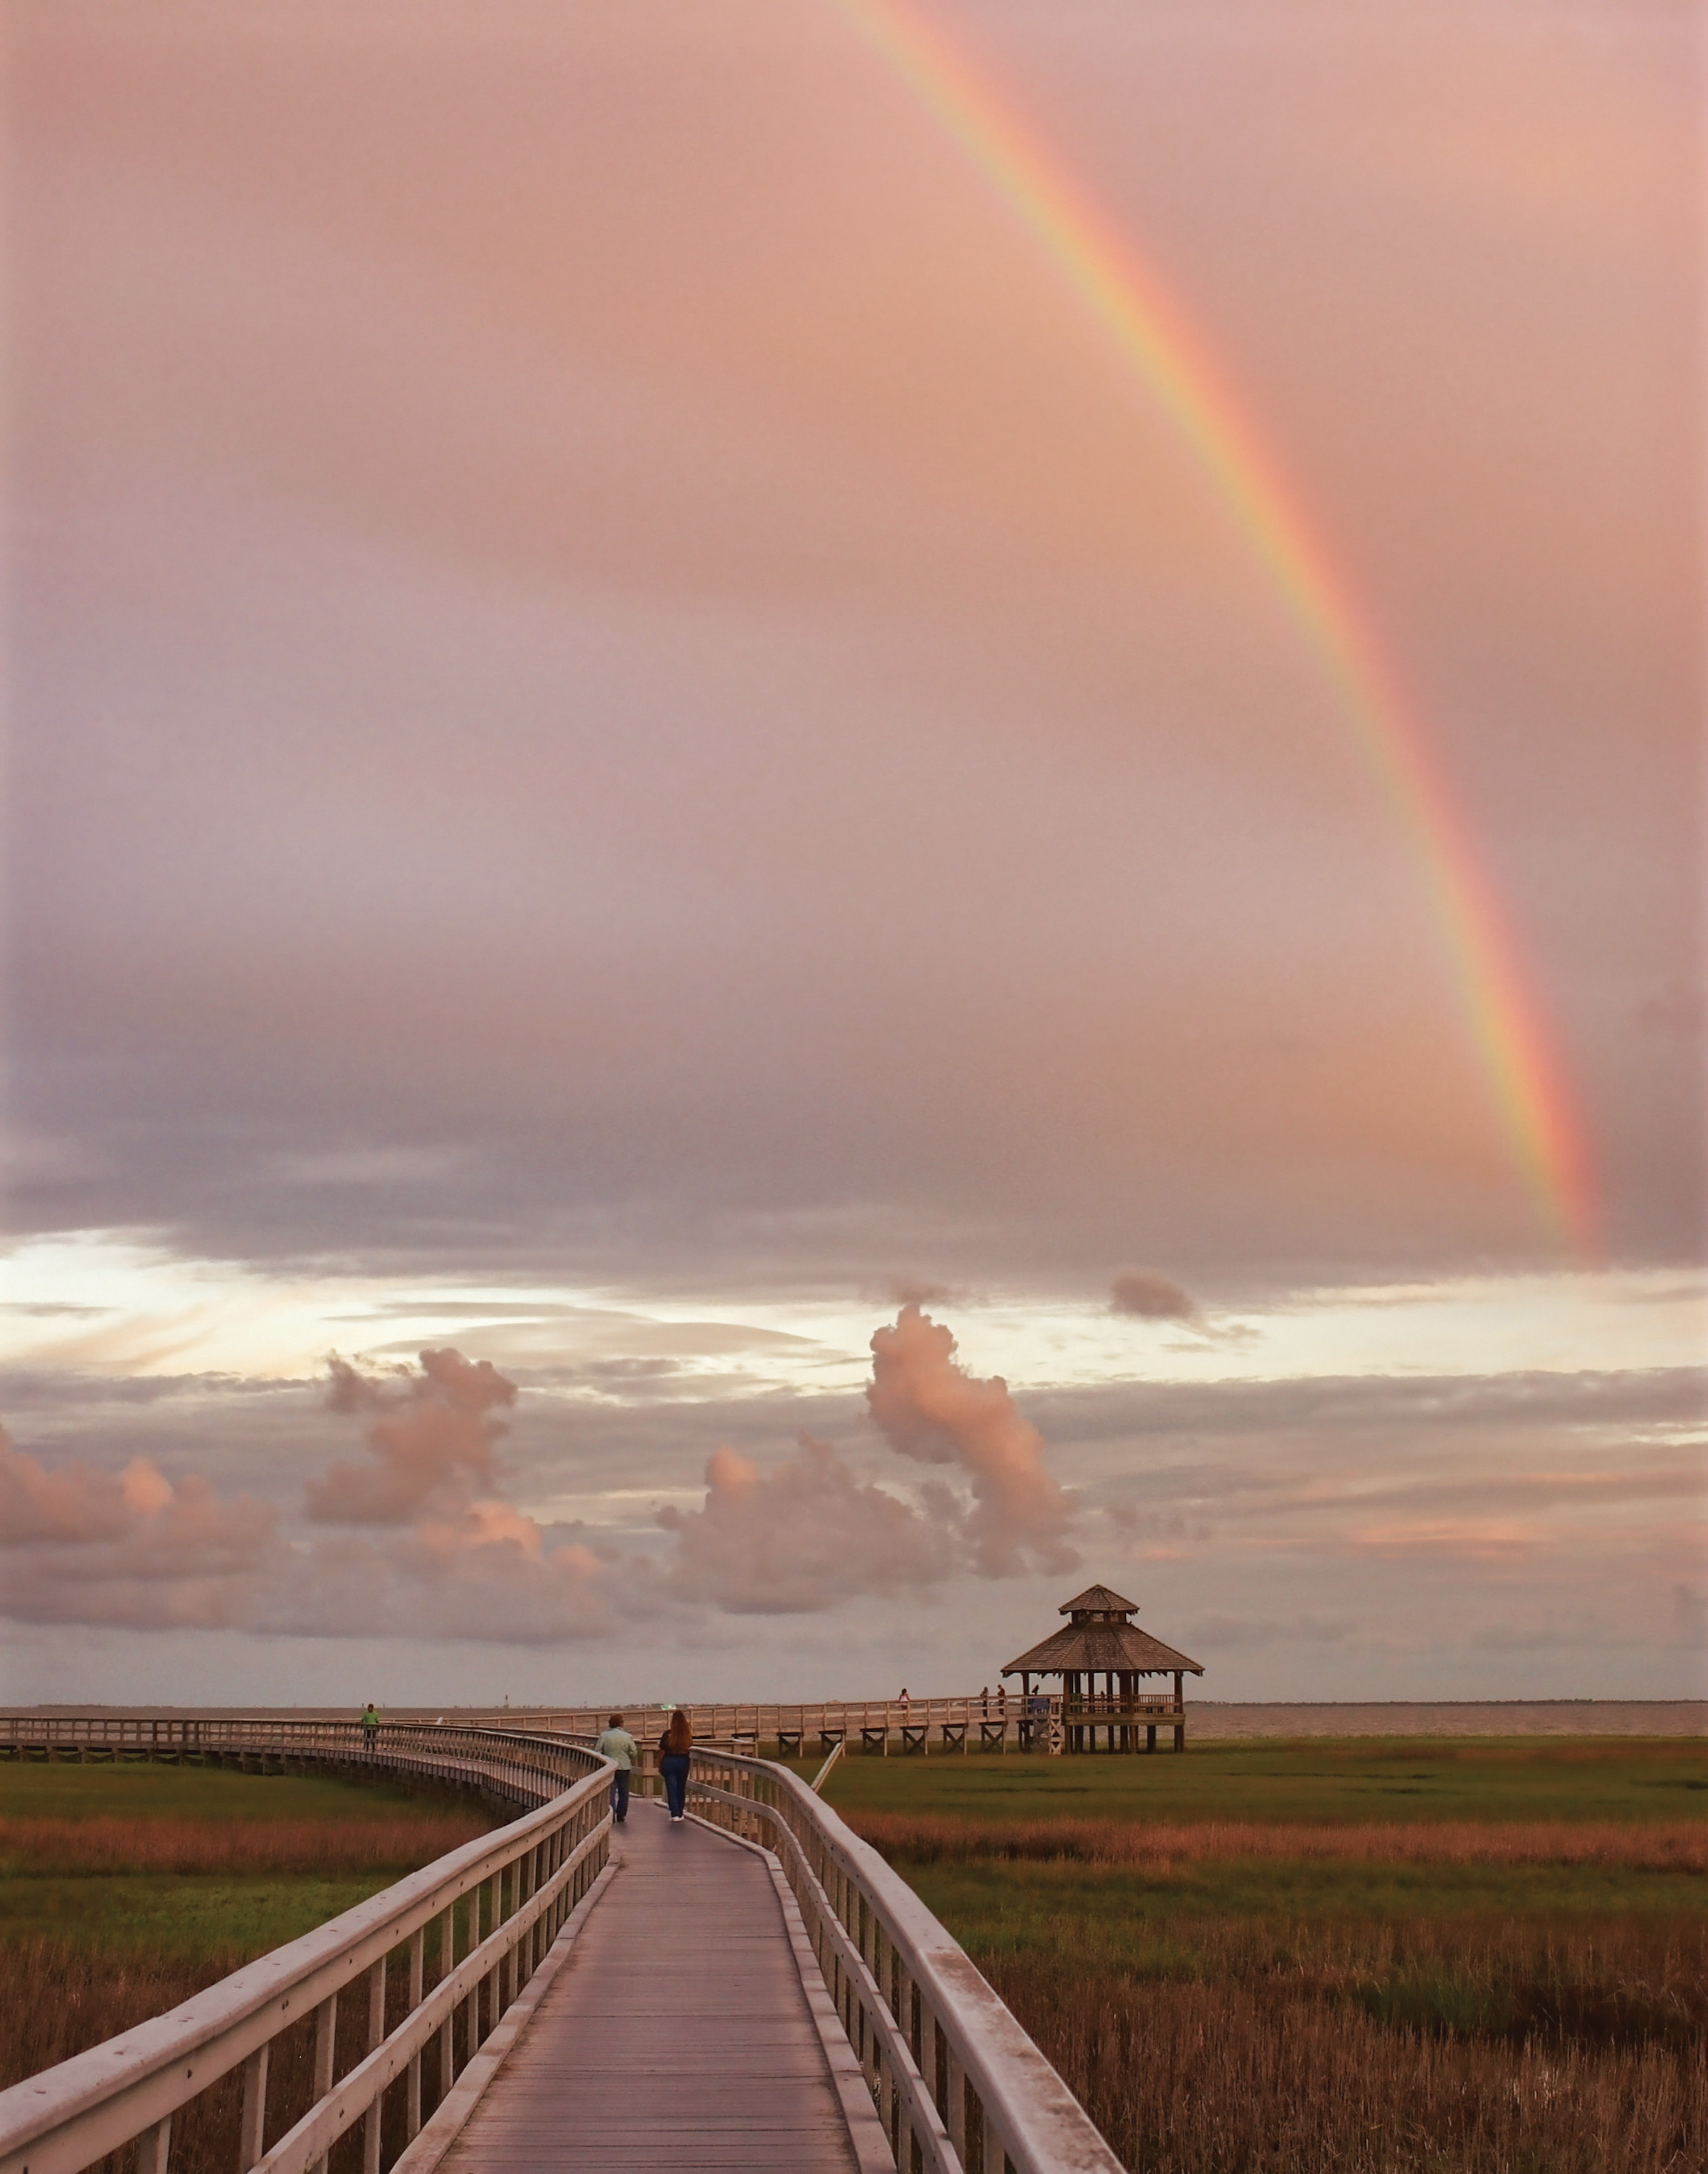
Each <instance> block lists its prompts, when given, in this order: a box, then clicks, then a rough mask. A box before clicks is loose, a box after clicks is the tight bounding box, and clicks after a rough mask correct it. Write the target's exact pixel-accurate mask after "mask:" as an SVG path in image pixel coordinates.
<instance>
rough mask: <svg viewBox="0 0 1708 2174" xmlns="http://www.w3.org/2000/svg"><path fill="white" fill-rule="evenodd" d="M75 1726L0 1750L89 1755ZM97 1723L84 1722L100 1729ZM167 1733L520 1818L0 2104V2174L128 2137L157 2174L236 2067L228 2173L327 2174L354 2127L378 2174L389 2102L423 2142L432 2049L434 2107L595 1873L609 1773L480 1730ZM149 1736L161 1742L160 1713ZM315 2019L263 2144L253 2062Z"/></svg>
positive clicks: (68, 2160)
mask: <svg viewBox="0 0 1708 2174" xmlns="http://www.w3.org/2000/svg"><path fill="white" fill-rule="evenodd" d="M44 1725H45V1727H46V1731H47V1735H46V1736H44V1734H43V1733H41V1732H42V1729H43V1727H44ZM93 1725H94V1726H95V1727H97V1728H99V1727H100V1721H99V1719H98V1718H96V1719H95V1722H94V1724H93ZM87 1726H89V1718H88V1717H82V1716H78V1717H67V1716H59V1717H43V1716H36V1715H26V1716H5V1717H0V1740H4V1741H9V1742H11V1743H13V1744H19V1742H20V1741H21V1742H23V1743H25V1744H41V1743H42V1742H44V1741H46V1740H48V1739H49V1738H50V1737H51V1740H52V1741H53V1742H55V1743H57V1744H59V1745H61V1746H62V1747H64V1748H69V1747H71V1746H73V1745H75V1744H78V1742H79V1741H82V1742H84V1743H87V1742H88V1741H89V1739H88V1737H87V1736H84V1737H82V1738H81V1739H80V1738H79V1734H78V1731H79V1729H80V1728H85V1727H87ZM159 1726H160V1728H162V1729H165V1728H167V1726H168V1723H167V1722H166V1720H165V1718H164V1717H163V1719H162V1721H161V1722H160V1724H159ZM170 1727H171V1728H175V1729H182V1730H188V1731H194V1732H197V1735H196V1736H195V1738H194V1739H189V1738H181V1739H179V1742H178V1744H177V1747H176V1748H177V1749H179V1750H182V1749H186V1748H193V1749H199V1750H202V1751H203V1752H208V1753H215V1754H235V1753H239V1752H244V1753H248V1752H257V1753H262V1754H274V1753H276V1754H278V1755H281V1756H289V1757H294V1758H301V1759H305V1760H307V1759H314V1760H336V1761H338V1762H339V1763H346V1762H355V1761H360V1762H362V1763H364V1764H371V1765H376V1766H382V1767H385V1768H387V1769H390V1770H392V1771H402V1772H404V1773H408V1774H411V1775H414V1776H418V1777H422V1778H424V1779H430V1780H436V1781H440V1782H445V1783H447V1784H451V1785H455V1786H458V1787H478V1788H481V1789H484V1790H487V1791H489V1792H491V1793H495V1794H497V1795H500V1796H502V1797H505V1798H509V1799H510V1800H511V1801H513V1802H517V1803H525V1804H530V1805H531V1806H532V1807H533V1808H534V1809H530V1810H528V1811H527V1812H525V1813H524V1814H523V1815H522V1817H521V1818H520V1819H517V1820H514V1821H513V1822H512V1823H511V1825H508V1826H505V1827H500V1828H499V1829H498V1830H497V1831H495V1833H492V1834H489V1835H483V1836H479V1837H478V1839H477V1840H475V1841H472V1842H468V1843H467V1844H465V1845H464V1846H463V1847H462V1848H460V1849H456V1850H453V1851H451V1853H450V1854H449V1855H448V1856H446V1857H442V1858H440V1859H439V1860H438V1862H437V1863H434V1864H430V1865H428V1866H426V1867H425V1868H424V1869H423V1870H421V1871H419V1872H416V1873H412V1874H410V1875H409V1876H408V1878H407V1879H402V1880H399V1881H398V1882H397V1885H395V1886H392V1887H388V1888H386V1890H384V1891H383V1892H382V1893H381V1894H379V1895H372V1896H370V1898H369V1900H368V1901H365V1902H360V1903H358V1904H357V1906H355V1908H354V1909H353V1910H347V1911H345V1912H344V1913H343V1916H342V1917H334V1918H333V1919H332V1921H331V1923H328V1924H325V1925H322V1926H321V1927H319V1928H317V1929H316V1931H314V1932H311V1933H305V1934H304V1935H303V1936H302V1938H301V1939H297V1940H293V1941H291V1942H290V1943H289V1944H288V1945H286V1946H284V1947H282V1948H276V1949H274V1950H273V1952H272V1953H271V1954H269V1955H262V1957H261V1958H260V1959H259V1960H257V1961H256V1962H252V1963H249V1964H246V1966H244V1967H243V1968H242V1969H241V1970H239V1971H234V1972H233V1973H232V1975H231V1976H230V1977H226V1978H223V1979H221V1980H220V1982H219V1983H218V1984H217V1985H214V1986H210V1987H208V1989H207V1990H206V1991H205V1992H203V1993H197V1994H196V1995H194V1996H193V1998H191V1999H189V2000H186V2001H184V2002H183V2003H181V2004H180V2005H179V2006H178V2007H176V2008H174V2009H170V2010H169V2011H168V2012H167V2013H166V2014H164V2015H159V2016H156V2017H154V2018H153V2019H152V2020H150V2021H149V2022H147V2023H143V2024H139V2025H138V2026H137V2027H136V2028H135V2029H134V2030H132V2031H126V2032H124V2033H122V2035H121V2036H119V2037H116V2038H111V2039H109V2040H107V2041H106V2042H105V2044H103V2045H100V2046H95V2047H90V2048H89V2051H88V2052H84V2053H79V2054H78V2055H76V2056H74V2057H73V2058H72V2059H71V2060H68V2061H62V2062H61V2063H59V2064H58V2066H57V2067H56V2068H52V2069H45V2070H44V2071H42V2073H41V2074H39V2075H35V2076H30V2077H27V2078H26V2079H24V2081H23V2082H22V2083H19V2084H14V2085H13V2086H12V2088H11V2089H10V2090H6V2091H0V2174H78V2170H79V2169H81V2168H84V2167H87V2166H89V2165H90V2164H91V2162H92V2161H94V2160H98V2159H100V2158H102V2157H104V2156H105V2155H106V2154H107V2153H109V2152H112V2151H116V2150H121V2149H122V2147H123V2146H125V2145H127V2144H131V2143H132V2142H133V2141H134V2142H135V2143H136V2144H138V2153H137V2160H136V2168H137V2174H168V2169H169V2163H170V2151H171V2137H172V2122H173V2117H174V2116H175V2115H176V2114H177V2113H178V2112H180V2111H181V2109H182V2108H183V2107H185V2106H186V2105H188V2103H189V2102H190V2101H192V2100H193V2099H196V2098H198V2097H199V2096H201V2094H202V2093H203V2091H205V2090H208V2087H209V2086H210V2085H214V2084H215V2083H217V2082H219V2079H221V2078H223V2077H224V2076H228V2075H230V2074H231V2073H232V2072H233V2070H235V2069H241V2071H242V2075H243V2110H242V2118H241V2133H240V2142H239V2148H238V2153H237V2164H236V2167H235V2174H326V2166H327V2153H328V2151H329V2150H331V2148H332V2144H334V2143H336V2142H337V2140H338V2138H339V2137H341V2136H342V2135H343V2134H344V2133H345V2132H346V2131H347V2130H349V2129H350V2128H354V2127H355V2125H356V2124H357V2123H362V2124H363V2125H364V2137H363V2154H362V2164H363V2174H379V2170H380V2157H381V2102H382V2100H383V2098H384V2096H385V2094H386V2092H387V2091H388V2090H390V2089H391V2088H392V2086H393V2085H400V2086H401V2088H402V2091H403V2112H404V2125H405V2130H406V2133H407V2136H408V2138H409V2139H413V2138H414V2137H415V2136H416V2135H417V2134H418V2133H419V2131H420V2129H421V2128H422V2115H423V2108H422V2088H421V2087H422V2075H421V2057H422V2052H423V2051H424V2048H425V2047H426V2046H427V2045H428V2044H429V2042H430V2041H432V2040H434V2039H435V2038H436V2039H437V2041H438V2070H439V2079H440V2093H441V2103H442V2101H443V2099H444V2098H445V2096H447V2095H448V2093H449V2091H450V2090H451V2086H452V2085H453V2083H454V2081H455V2079H456V2078H457V2075H458V2074H460V2073H461V2072H462V2070H464V2069H466V2068H467V2066H468V2063H469V2062H470V2061H472V2060H473V2058H475V2056H476V2055H477V2053H478V2051H479V2048H480V2047H481V2046H482V2045H483V2044H484V2042H485V2040H486V2039H487V2038H488V2037H489V2036H490V2035H491V2033H492V2031H494V2030H495V2028H496V2027H497V2026H498V2025H499V2023H500V2021H501V2020H502V2018H503V2016H504V2014H505V2011H506V2010H507V2009H510V2008H511V2007H512V2006H513V2005H514V2004H515V2002H516V1999H517V1998H518V1996H519V1995H520V1994H521V1993H522V1988H523V1987H524V1986H525V1985H526V1983H527V1981H528V1979H529V1978H530V1977H532V1974H533V1972H534V1971H535V1969H536V1968H537V1967H538V1965H539V1963H540V1962H541V1960H543V1957H544V1955H545V1954H546V1952H547V1950H549V1948H550V1946H551V1944H552V1943H553V1941H554V1939H556V1937H557V1935H558V1933H559V1932H560V1931H561V1929H562V1928H563V1926H564V1924H565V1921H566V1920H567V1919H568V1917H570V1913H571V1912H573V1911H574V1910H575V1909H576V1908H577V1906H579V1905H580V1904H581V1902H582V1901H584V1900H586V1898H587V1897H588V1896H589V1894H590V1890H592V1888H593V1886H594V1885H595V1883H596V1881H597V1879H599V1877H600V1875H601V1874H602V1873H603V1869H604V1867H605V1864H606V1860H607V1855H608V1837H609V1835H610V1829H611V1818H610V1804H609V1798H610V1789H611V1775H612V1772H613V1768H612V1766H611V1765H610V1762H609V1761H608V1760H603V1759H600V1758H598V1757H597V1755H595V1754H593V1753H592V1752H591V1751H588V1750H586V1749H582V1748H581V1747H579V1746H577V1745H574V1744H567V1743H565V1742H564V1741H562V1740H561V1739H554V1738H549V1737H538V1736H528V1735H523V1734H521V1733H514V1734H513V1733H508V1732H505V1731H500V1730H496V1729H487V1728H438V1727H435V1726H433V1725H430V1724H421V1723H410V1724H402V1725H397V1726H395V1727H391V1728H385V1729H383V1730H382V1731H381V1739H380V1740H379V1742H378V1743H376V1744H369V1743H368V1741H367V1740H366V1739H364V1738H363V1736H362V1733H361V1730H360V1728H359V1726H358V1725H357V1724H356V1723H354V1722H283V1721H275V1720H266V1719H257V1720H255V1721H252V1722H244V1721H241V1720H235V1719H232V1720H220V1721H217V1722H216V1721H202V1720H197V1719H187V1720H186V1719H178V1718H174V1719H173V1720H172V1721H171V1722H170ZM106 1740H107V1741H109V1742H110V1741H111V1739H106ZM138 1748H140V1746H138ZM162 1748H163V1749H167V1748H170V1747H166V1746H163V1747H162ZM459 1917H461V1919H462V1924H463V1929H464V1938H465V1949H464V1952H463V1954H462V1956H461V1957H460V1958H459V1957H458V1955H457V1924H458V1920H459ZM435 1929H436V1935H437V1938H436V1948H437V1954H438V1958H439V1963H440V1972H439V1978H438V1982H437V1983H436V1984H435V1985H434V1986H433V1987H431V1988H430V1989H428V1988H427V1987H426V1986H425V1983H424V1978H425V1960H426V1946H427V1938H428V1934H429V1933H430V1932H432V1931H435ZM393 1958H400V1959H403V1960H406V1961H407V1968H408V2000H407V2005H406V2008H405V2011H404V2013H403V2016H402V2018H401V2019H400V2020H397V2022H395V2023H394V2024H393V2025H392V2026H391V2027H390V2028H387V2025H386V2006H387V2002H386V1979H387V1970H386V1966H387V1964H388V1962H389V1961H391V1960H392V1959H393ZM353 1993H354V1995H355V1996H356V1997H357V1998H363V1997H365V2001H366V2024H367V2028H366V2051H365V2054H364V2056H363V2057H362V2058H360V2059H359V2061H358V2063H356V2065H355V2066H354V2068H353V2069H351V2070H350V2071H349V2074H346V2075H344V2076H343V2077H341V2078H338V2077H335V2074H334V2070H335V2066H336V2061H335V2055H336V2050H337V2024H338V2004H339V2001H340V1999H341V1998H346V1997H348V1996H349V1995H350V1994H353ZM308 2016H312V2017H313V2018H314V2070H313V2085H312V2101H311V2104H310V2106H309V2107H308V2110H307V2112H305V2113H304V2114H303V2115H302V2117H300V2119H299V2120H297V2121H296V2122H295V2123H293V2124H292V2125H291V2127H290V2128H289V2130H288V2131H287V2132H286V2133H284V2135H282V2136H280V2137H278V2139H276V2140H275V2141H274V2142H273V2143H272V2144H268V2141H267V2111H268V2109H267V2085H268V2065H269V2056H270V2054H271V2052H272V2049H273V2047H274V2046H275V2045H276V2044H277V2042H278V2040H279V2039H280V2037H281V2036H282V2035H283V2034H284V2032H286V2031H289V2030H291V2029H292V2028H293V2027H294V2026H295V2025H300V2024H301V2023H302V2021H303V2020H304V2019H305V2018H306V2017H308ZM459 2039H460V2040H461V2041H462V2057H461V2058H460V2059H459V2058H458V2052H459V2049H458V2041H459Z"/></svg>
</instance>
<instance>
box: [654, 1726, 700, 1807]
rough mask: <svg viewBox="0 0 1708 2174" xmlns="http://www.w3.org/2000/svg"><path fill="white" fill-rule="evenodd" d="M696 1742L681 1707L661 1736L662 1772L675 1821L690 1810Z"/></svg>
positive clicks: (666, 1797)
mask: <svg viewBox="0 0 1708 2174" xmlns="http://www.w3.org/2000/svg"><path fill="white" fill-rule="evenodd" d="M693 1744H694V1730H693V1728H692V1727H691V1726H690V1724H689V1718H688V1716H687V1715H686V1714H685V1713H684V1712H683V1711H682V1708H681V1707H680V1706H678V1707H677V1709H676V1711H675V1712H674V1713H673V1714H672V1715H671V1717H670V1719H669V1721H668V1723H667V1724H666V1727H665V1730H664V1733H663V1735H662V1736H661V1737H660V1738H659V1739H658V1771H659V1772H660V1773H661V1774H662V1776H663V1777H664V1800H665V1802H666V1804H668V1806H669V1807H670V1816H671V1818H672V1819H673V1820H679V1819H681V1818H683V1817H684V1814H686V1812H687V1809H688V1755H689V1750H690V1749H692V1748H693Z"/></svg>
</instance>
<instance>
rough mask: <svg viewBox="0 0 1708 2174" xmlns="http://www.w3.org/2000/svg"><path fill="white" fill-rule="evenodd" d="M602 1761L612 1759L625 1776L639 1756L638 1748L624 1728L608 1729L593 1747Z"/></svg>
mask: <svg viewBox="0 0 1708 2174" xmlns="http://www.w3.org/2000/svg"><path fill="white" fill-rule="evenodd" d="M594 1749H596V1750H597V1753H598V1755H599V1756H600V1757H601V1758H602V1759H614V1760H616V1762H617V1766H618V1768H619V1771H621V1772H623V1773H624V1774H626V1773H627V1772H628V1771H629V1770H630V1767H631V1766H633V1765H634V1764H635V1760H637V1759H638V1758H639V1757H640V1745H639V1744H637V1743H636V1742H635V1739H634V1738H633V1737H632V1736H630V1733H629V1732H628V1730H627V1729H626V1728H608V1729H607V1730H606V1731H605V1733H604V1734H603V1736H602V1737H601V1738H600V1739H599V1741H598V1743H597V1744H596V1745H595V1746H594Z"/></svg>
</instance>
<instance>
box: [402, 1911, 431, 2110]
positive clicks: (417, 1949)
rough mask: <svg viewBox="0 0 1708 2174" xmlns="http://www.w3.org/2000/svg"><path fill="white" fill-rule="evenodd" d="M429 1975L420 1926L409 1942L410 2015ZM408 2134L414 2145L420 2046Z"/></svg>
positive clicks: (412, 2075) (412, 2074)
mask: <svg viewBox="0 0 1708 2174" xmlns="http://www.w3.org/2000/svg"><path fill="white" fill-rule="evenodd" d="M426 1975H427V1928H426V1927H425V1926H424V1925H418V1926H417V1927H416V1928H415V1930H414V1932H413V1934H412V1935H411V1937H410V1940H409V2013H410V2014H412V2015H413V2014H414V2013H415V2010H416V2009H418V2008H419V2006H420V2005H421V1997H422V1993H423V1991H424V1987H425V1982H426ZM405 2122H406V2124H407V2127H406V2134H407V2137H408V2141H409V2142H410V2143H411V2144H413V2142H414V2140H415V2139H416V2137H417V2136H418V2135H419V2133H420V2129H421V2049H420V2047H419V2046H418V2047H416V2049H415V2051H414V2052H413V2053H412V2054H411V2055H410V2056H409V2090H408V2112H407V2114H406V2116H405Z"/></svg>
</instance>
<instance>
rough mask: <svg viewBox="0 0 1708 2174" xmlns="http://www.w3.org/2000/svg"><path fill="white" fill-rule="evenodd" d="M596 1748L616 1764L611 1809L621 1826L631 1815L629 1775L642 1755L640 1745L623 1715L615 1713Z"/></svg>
mask: <svg viewBox="0 0 1708 2174" xmlns="http://www.w3.org/2000/svg"><path fill="white" fill-rule="evenodd" d="M594 1749H595V1750H597V1753H598V1755H599V1756H600V1757H601V1758H602V1759H608V1760H611V1761H612V1762H613V1764H614V1765H615V1766H616V1769H617V1771H616V1772H615V1773H614V1774H613V1776H612V1777H611V1809H612V1811H613V1813H614V1814H615V1815H616V1821H617V1825H619V1826H621V1825H622V1824H623V1822H624V1820H626V1819H627V1818H628V1816H629V1777H630V1774H631V1773H632V1772H633V1771H634V1769H635V1760H637V1759H638V1758H639V1757H640V1745H639V1744H637V1743H636V1742H635V1739H634V1738H633V1737H632V1736H630V1733H629V1732H628V1730H627V1729H626V1728H624V1726H623V1717H622V1715H621V1714H620V1713H613V1715H612V1716H611V1725H610V1727H609V1728H608V1729H607V1730H606V1731H605V1733H604V1734H603V1736H602V1737H601V1738H600V1739H599V1741H598V1743H597V1744H596V1745H595V1746H594Z"/></svg>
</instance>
